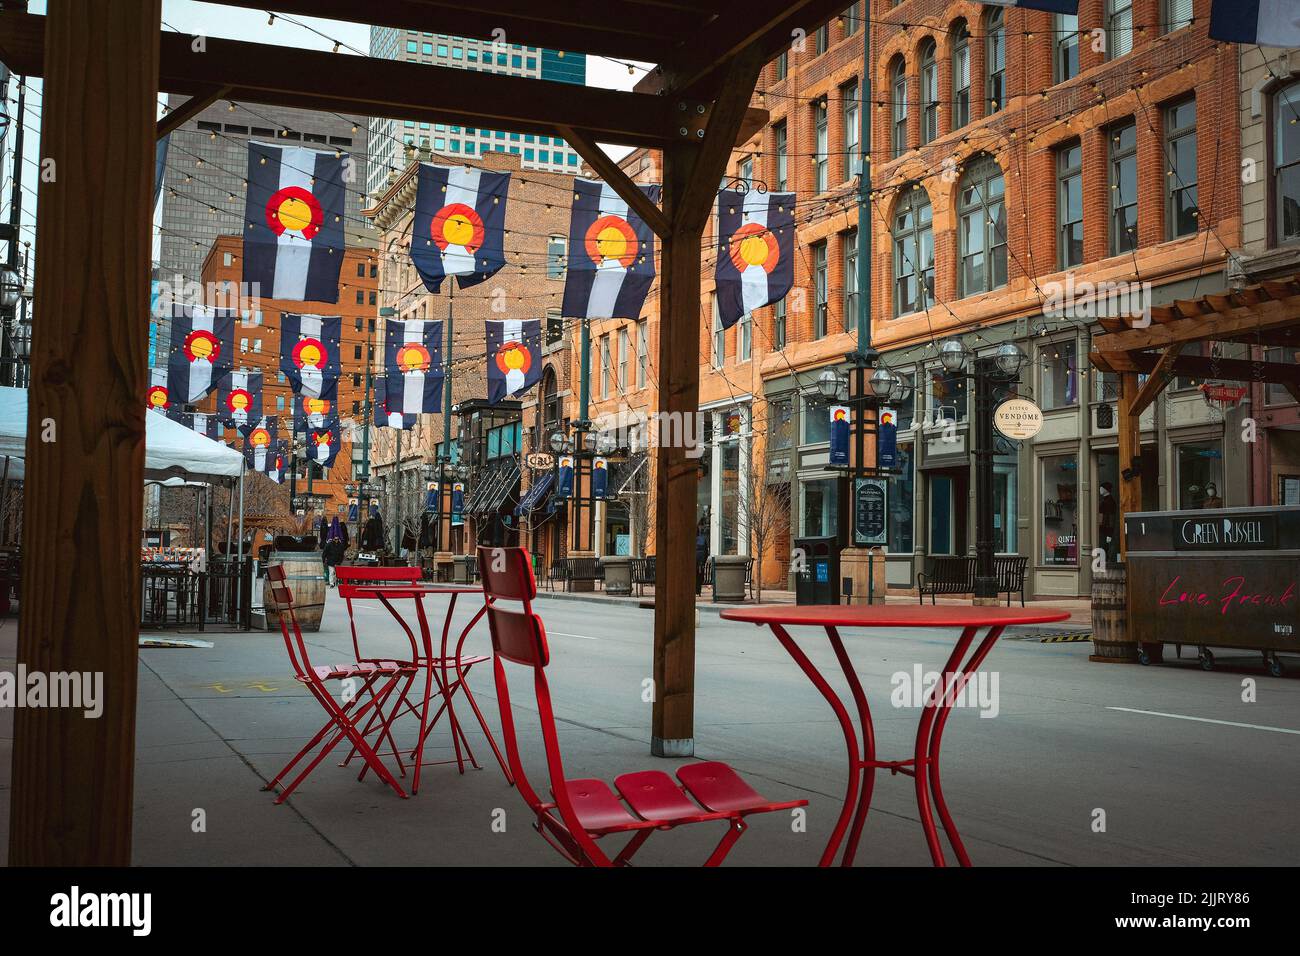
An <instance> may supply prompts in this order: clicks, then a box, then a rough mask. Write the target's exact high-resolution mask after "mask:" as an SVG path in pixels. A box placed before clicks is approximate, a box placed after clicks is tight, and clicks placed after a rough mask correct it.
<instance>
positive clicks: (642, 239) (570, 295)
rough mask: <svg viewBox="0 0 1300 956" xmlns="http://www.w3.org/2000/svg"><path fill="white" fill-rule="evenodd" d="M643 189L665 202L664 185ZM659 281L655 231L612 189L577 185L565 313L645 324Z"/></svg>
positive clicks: (588, 182) (598, 184) (591, 182)
mask: <svg viewBox="0 0 1300 956" xmlns="http://www.w3.org/2000/svg"><path fill="white" fill-rule="evenodd" d="M640 189H641V191H642V192H643V193H645V194H646V197H647V198H648V199H649V200H650V201H651V202H656V203H657V202H658V201H659V187H658V186H642V187H640ZM654 277H655V234H654V230H652V229H651V228H650V227H649V226H647V225H646V224H645V221H644V220H643V219H642V218H641V217H640V216H638V215H637V214H636V213H635V212H634V211H632V210H631V209H629V208H628V205H627V203H626V202H624V201H623V200H622V199H621V198H620V197H619V195H618V193H616V192H614V190H613V189H611V188H610V187H609V186H608V185H607V184H605V183H603V182H597V181H594V180H587V179H578V180H575V181H574V183H573V212H572V215H571V217H570V220H569V267H568V270H567V272H566V273H565V279H564V306H563V314H564V315H566V316H569V317H571V318H586V319H639V318H640V317H641V307H642V306H643V305H645V297H646V294H647V293H648V292H649V291H650V285H651V283H652V282H654Z"/></svg>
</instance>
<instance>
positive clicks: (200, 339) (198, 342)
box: [182, 329, 221, 363]
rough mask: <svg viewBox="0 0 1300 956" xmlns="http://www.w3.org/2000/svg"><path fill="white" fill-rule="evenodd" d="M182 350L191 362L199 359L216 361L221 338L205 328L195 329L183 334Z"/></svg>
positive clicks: (219, 352)
mask: <svg viewBox="0 0 1300 956" xmlns="http://www.w3.org/2000/svg"><path fill="white" fill-rule="evenodd" d="M182 350H183V351H184V352H185V357H186V358H187V359H188V360H189V361H190V362H191V363H194V362H197V361H198V360H199V359H204V360H206V361H208V362H216V360H217V356H219V355H220V354H221V340H220V339H218V338H217V337H216V336H215V335H213V334H212V333H211V332H209V331H208V330H207V329H195V330H194V331H193V332H191V333H190V334H189V335H187V336H185V345H184V346H182Z"/></svg>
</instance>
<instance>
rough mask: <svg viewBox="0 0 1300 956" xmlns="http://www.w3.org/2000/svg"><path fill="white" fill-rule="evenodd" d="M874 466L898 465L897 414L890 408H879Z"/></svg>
mask: <svg viewBox="0 0 1300 956" xmlns="http://www.w3.org/2000/svg"><path fill="white" fill-rule="evenodd" d="M876 466H877V467H879V468H895V467H897V466H898V415H897V413H895V411H894V410H893V409H892V408H882V409H881V410H880V421H879V422H878V423H877V428H876Z"/></svg>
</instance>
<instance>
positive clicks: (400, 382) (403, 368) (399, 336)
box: [384, 319, 443, 415]
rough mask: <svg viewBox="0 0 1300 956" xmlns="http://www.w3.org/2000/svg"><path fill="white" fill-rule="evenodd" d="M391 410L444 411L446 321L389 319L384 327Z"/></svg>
mask: <svg viewBox="0 0 1300 956" xmlns="http://www.w3.org/2000/svg"><path fill="white" fill-rule="evenodd" d="M384 373H385V375H387V376H388V382H387V384H386V386H385V388H386V391H385V395H386V397H387V400H388V410H389V412H390V413H391V412H397V413H400V414H404V415H418V414H420V413H421V412H440V411H442V376H443V370H442V320H441V319H438V320H435V321H428V320H425V319H410V320H407V321H401V320H398V319H389V320H388V323H387V324H386V325H385V326H384Z"/></svg>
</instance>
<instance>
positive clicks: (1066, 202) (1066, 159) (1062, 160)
mask: <svg viewBox="0 0 1300 956" xmlns="http://www.w3.org/2000/svg"><path fill="white" fill-rule="evenodd" d="M1056 224H1057V234H1056V249H1057V254H1058V261H1059V264H1060V267H1061V268H1062V269H1069V268H1070V267H1071V266H1077V265H1078V264H1079V263H1081V262H1083V147H1082V146H1080V145H1079V143H1077V142H1074V143H1069V144H1067V145H1065V146H1062V147H1061V148H1060V149H1058V150H1057V151H1056Z"/></svg>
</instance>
